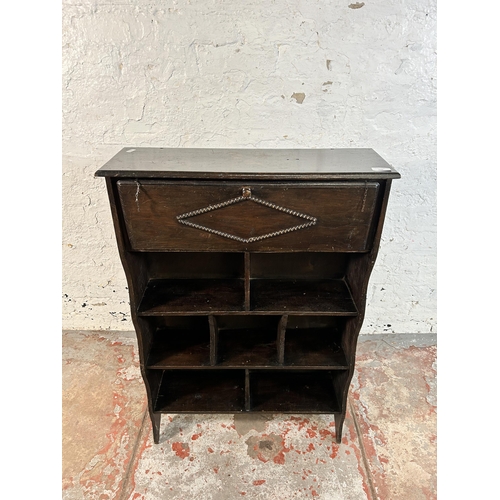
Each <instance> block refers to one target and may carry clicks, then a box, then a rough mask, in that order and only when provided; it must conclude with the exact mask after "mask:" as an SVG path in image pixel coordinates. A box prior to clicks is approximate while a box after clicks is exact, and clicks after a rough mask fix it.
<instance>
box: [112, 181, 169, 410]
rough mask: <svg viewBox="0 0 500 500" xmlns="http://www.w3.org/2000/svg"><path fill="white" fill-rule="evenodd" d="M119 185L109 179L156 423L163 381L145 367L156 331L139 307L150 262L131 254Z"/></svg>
mask: <svg viewBox="0 0 500 500" xmlns="http://www.w3.org/2000/svg"><path fill="white" fill-rule="evenodd" d="M116 183H117V180H116V179H110V178H107V179H106V186H107V190H108V196H109V202H110V208H111V215H112V217H113V225H114V229H115V235H116V242H117V245H118V252H119V255H120V260H121V263H122V266H123V270H124V272H125V277H126V279H127V284H128V289H129V298H130V310H131V311H130V312H131V317H132V323H133V325H134V328H135V331H136V335H137V344H138V348H139V359H140V368H141V373H142V377H143V379H144V383H145V386H146V392H147V395H148V406H149V412H150V416H151V418H152V420H153V403H154V400H155V399H156V396H157V393H158V388H159V384H160V379H158V380H157V379H156V378H155V377H157V375H156V374H153V375H152V376H149V377H148V376H147V373H146V368H145V366H146V361H147V358H148V355H149V350H150V348H151V345H152V340H153V333H154V327H153V325H152V324H151V323H149V322H147V321H146V320H144V319H142V318H139V317H138V316H137V307H138V304H139V303H140V300H141V297H142V295H143V294H144V291H145V289H146V285H147V282H148V272H147V261H146V259H145V258H144V257H143V256H141V255H140V254H136V253H132V252H129V251H127V248H128V241H127V239H126V238H127V236H126V231H125V225H124V221H123V212H122V209H121V205H120V199H119V196H118V193H117V189H116V186H117V184H116Z"/></svg>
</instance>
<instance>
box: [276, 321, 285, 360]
mask: <svg viewBox="0 0 500 500" xmlns="http://www.w3.org/2000/svg"><path fill="white" fill-rule="evenodd" d="M287 323H288V314H284V315H283V316H281V319H280V322H279V323H278V338H277V341H276V347H277V350H278V363H279V364H280V365H282V364H283V363H284V362H285V332H286V325H287Z"/></svg>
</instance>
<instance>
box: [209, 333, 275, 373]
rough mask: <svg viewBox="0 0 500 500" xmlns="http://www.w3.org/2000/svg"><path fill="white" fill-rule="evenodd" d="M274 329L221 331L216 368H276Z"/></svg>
mask: <svg viewBox="0 0 500 500" xmlns="http://www.w3.org/2000/svg"><path fill="white" fill-rule="evenodd" d="M276 336H277V335H276V329H244V330H222V331H221V332H220V333H219V343H218V358H219V360H218V363H217V365H218V366H231V367H241V366H252V367H256V366H277V365H278V351H277V347H276Z"/></svg>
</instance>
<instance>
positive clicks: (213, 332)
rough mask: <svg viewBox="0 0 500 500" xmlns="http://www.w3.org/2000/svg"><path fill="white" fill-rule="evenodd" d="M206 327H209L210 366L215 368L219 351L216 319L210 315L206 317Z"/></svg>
mask: <svg viewBox="0 0 500 500" xmlns="http://www.w3.org/2000/svg"><path fill="white" fill-rule="evenodd" d="M208 325H209V327H210V365H211V366H215V365H216V364H217V357H218V356H217V354H218V350H219V328H218V326H217V319H216V318H215V316H213V315H212V314H211V315H210V316H209V317H208Z"/></svg>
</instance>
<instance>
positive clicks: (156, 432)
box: [149, 413, 161, 444]
mask: <svg viewBox="0 0 500 500" xmlns="http://www.w3.org/2000/svg"><path fill="white" fill-rule="evenodd" d="M149 416H150V417H151V423H152V424H153V440H154V442H155V444H158V443H159V442H160V423H161V414H160V413H156V414H155V413H150V414H149Z"/></svg>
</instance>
